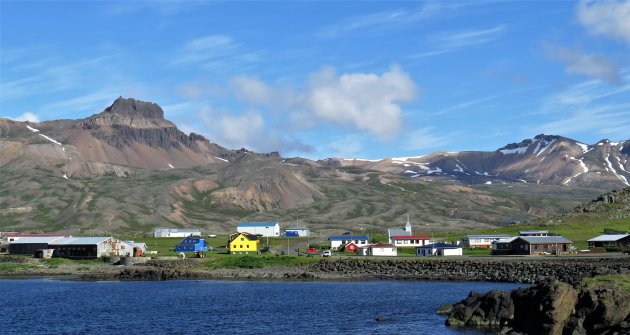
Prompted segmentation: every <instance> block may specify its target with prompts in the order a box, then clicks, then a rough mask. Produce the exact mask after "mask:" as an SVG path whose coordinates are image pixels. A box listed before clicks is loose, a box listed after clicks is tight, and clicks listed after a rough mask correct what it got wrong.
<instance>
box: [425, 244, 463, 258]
mask: <svg viewBox="0 0 630 335" xmlns="http://www.w3.org/2000/svg"><path fill="white" fill-rule="evenodd" d="M461 255H463V251H462V248H461V247H458V246H456V245H453V244H448V243H443V242H439V243H431V244H427V245H424V246H422V247H417V248H416V256H420V257H430V256H461Z"/></svg>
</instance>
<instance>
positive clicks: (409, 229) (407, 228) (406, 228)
mask: <svg viewBox="0 0 630 335" xmlns="http://www.w3.org/2000/svg"><path fill="white" fill-rule="evenodd" d="M405 231H406V232H408V233H409V235H411V223H410V222H409V214H407V224H406V225H405Z"/></svg>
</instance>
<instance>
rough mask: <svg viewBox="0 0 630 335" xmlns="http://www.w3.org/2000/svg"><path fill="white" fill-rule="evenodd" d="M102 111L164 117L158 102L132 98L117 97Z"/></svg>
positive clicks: (157, 117)
mask: <svg viewBox="0 0 630 335" xmlns="http://www.w3.org/2000/svg"><path fill="white" fill-rule="evenodd" d="M104 112H105V113H115V114H125V115H132V116H142V117H146V118H156V119H164V111H163V110H162V108H161V107H160V106H159V105H158V104H156V103H153V102H146V101H140V100H136V99H132V98H129V99H125V98H123V97H119V98H118V99H116V100H115V101H114V103H113V104H112V105H111V106H109V107H107V108H105V110H104Z"/></svg>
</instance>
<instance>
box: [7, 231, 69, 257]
mask: <svg viewBox="0 0 630 335" xmlns="http://www.w3.org/2000/svg"><path fill="white" fill-rule="evenodd" d="M61 238H63V235H62V236H38V237H20V238H18V239H16V240H13V241H11V242H9V253H10V254H23V255H35V251H37V250H41V249H48V245H49V244H50V243H51V242H53V241H55V240H58V239H61Z"/></svg>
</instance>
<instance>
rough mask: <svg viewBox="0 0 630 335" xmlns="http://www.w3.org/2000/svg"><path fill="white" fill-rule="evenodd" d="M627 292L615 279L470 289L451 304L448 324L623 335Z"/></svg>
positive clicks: (629, 311) (629, 307)
mask: <svg viewBox="0 0 630 335" xmlns="http://www.w3.org/2000/svg"><path fill="white" fill-rule="evenodd" d="M628 301H630V293H629V292H627V291H624V290H623V289H622V288H620V287H619V286H617V285H616V284H612V283H606V284H598V285H587V286H583V287H580V288H577V289H576V288H574V287H573V286H571V285H569V284H566V283H562V282H558V281H554V282H550V283H543V284H539V285H536V286H532V287H530V288H523V289H518V290H514V291H511V292H503V291H496V290H495V291H491V292H489V293H486V294H478V293H476V292H471V293H470V294H469V296H468V298H466V299H465V300H463V301H461V302H460V303H458V304H456V305H455V306H453V311H452V312H451V313H450V314H449V317H448V319H447V320H446V325H448V326H452V327H471V328H481V329H489V330H498V331H499V333H500V334H537V335H538V334H549V335H562V334H575V335H578V334H628V333H629V332H630V323H629V322H628V321H630V304H629V303H628Z"/></svg>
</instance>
